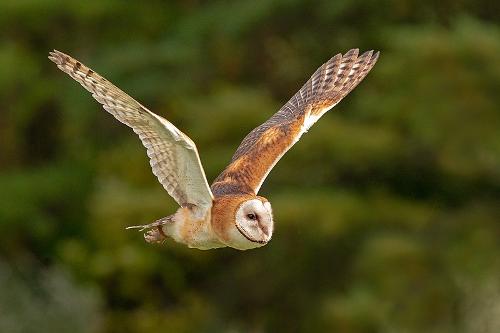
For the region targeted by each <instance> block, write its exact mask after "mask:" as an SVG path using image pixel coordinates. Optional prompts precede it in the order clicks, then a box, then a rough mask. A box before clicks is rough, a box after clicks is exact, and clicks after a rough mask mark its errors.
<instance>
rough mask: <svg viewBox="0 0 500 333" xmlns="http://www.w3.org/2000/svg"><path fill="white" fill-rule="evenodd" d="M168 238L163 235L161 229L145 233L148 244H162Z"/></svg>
mask: <svg viewBox="0 0 500 333" xmlns="http://www.w3.org/2000/svg"><path fill="white" fill-rule="evenodd" d="M166 238H167V237H166V236H165V234H164V233H163V230H161V227H158V228H156V229H151V230H148V231H147V232H145V233H144V239H145V240H146V242H148V243H162V242H163V241H164V240H165V239H166Z"/></svg>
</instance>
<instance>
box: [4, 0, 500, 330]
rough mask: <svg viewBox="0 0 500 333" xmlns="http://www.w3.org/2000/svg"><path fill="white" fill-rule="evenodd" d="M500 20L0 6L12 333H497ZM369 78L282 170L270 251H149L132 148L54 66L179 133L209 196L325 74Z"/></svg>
mask: <svg viewBox="0 0 500 333" xmlns="http://www.w3.org/2000/svg"><path fill="white" fill-rule="evenodd" d="M498 13H500V5H499V3H498V2H494V1H490V0H481V1H472V0H461V1H441V2H435V1H416V0H403V1H393V0H384V1H361V0H355V1H347V0H337V1H324V2H309V1H299V0H278V1H250V0H244V1H238V2H228V1H215V2H205V1H196V0H194V1H193V0H191V1H171V2H163V1H152V2H148V3H141V2H129V1H117V0H114V1H97V0H92V1H84V2H59V1H53V0H22V1H3V2H0V31H1V33H0V34H1V38H0V165H1V174H0V231H1V232H0V295H2V296H0V331H1V332H247V331H250V332H278V331H283V332H299V331H300V332H334V331H335V332H347V333H354V332H500V280H499V276H500V241H499V239H500V204H499V203H500V110H499V105H500V94H499V88H500V57H499V54H500V27H499V25H498V22H499V21H500V17H499V15H498ZM353 47H359V48H361V50H367V49H379V50H381V57H380V60H379V62H378V64H377V65H376V66H375V68H374V70H373V71H372V72H371V73H370V74H369V75H368V77H367V78H366V80H365V81H364V82H363V83H362V84H360V86H359V87H358V88H357V89H356V90H355V91H354V92H353V93H352V94H351V95H349V96H348V97H347V98H346V99H345V100H344V101H343V102H342V103H341V104H340V105H339V106H337V107H336V108H335V110H334V111H333V112H330V113H328V114H327V115H326V116H324V117H323V118H322V119H321V121H319V122H318V123H317V124H316V125H315V126H314V127H313V128H312V129H311V131H310V132H309V133H308V134H307V135H306V136H304V137H303V138H302V140H301V141H300V142H299V143H298V144H297V145H296V146H295V147H294V148H293V149H292V150H291V151H290V152H289V153H288V154H287V155H286V156H285V157H284V158H283V159H282V160H281V161H280V163H278V165H277V166H276V168H275V169H274V170H273V171H272V172H271V174H270V177H269V178H268V180H267V181H266V183H265V184H264V186H263V188H262V190H261V194H262V195H264V196H266V197H268V198H269V200H270V201H271V202H272V204H273V208H274V212H275V220H276V233H275V237H274V239H273V241H272V242H271V243H270V244H269V245H267V246H266V247H264V248H262V249H258V250H253V251H247V252H238V251H235V250H231V249H222V250H214V251H208V252H203V251H197V250H190V249H187V248H186V247H184V246H182V245H178V244H175V243H173V242H172V241H170V242H167V243H166V244H165V246H151V245H148V244H145V242H144V241H143V240H142V236H141V235H140V234H138V233H135V232H128V231H125V230H124V227H125V226H128V225H135V224H142V223H148V222H151V221H153V220H155V219H156V218H159V217H162V216H165V215H167V214H170V213H172V212H173V211H174V210H175V209H176V206H175V203H174V201H173V200H172V199H171V198H170V197H169V196H168V195H167V194H166V193H165V192H164V191H163V190H162V188H161V186H160V185H159V184H158V183H157V182H156V179H155V177H154V176H153V175H152V174H151V172H150V170H149V165H148V162H147V157H146V154H145V151H144V149H143V148H142V147H141V145H140V142H139V140H138V139H137V138H136V137H135V136H134V134H133V133H132V132H131V131H130V130H129V129H127V128H126V127H124V126H122V125H121V124H119V123H117V122H116V121H115V120H114V119H113V118H112V117H111V116H110V115H108V114H107V113H106V112H104V111H103V110H102V109H101V108H100V107H99V106H98V104H97V103H96V102H95V101H93V100H92V98H91V97H90V96H89V94H88V93H86V92H85V91H84V90H83V89H82V88H80V87H79V86H78V85H77V84H76V83H75V82H73V81H72V80H70V79H69V78H68V77H67V76H66V75H64V74H63V73H61V72H60V71H58V70H57V69H56V68H55V66H54V65H53V64H52V63H50V61H48V60H47V58H46V57H47V53H48V51H49V50H51V49H53V48H56V49H59V50H61V51H63V52H68V53H69V54H71V55H73V56H75V57H76V58H78V59H80V60H81V61H83V62H84V63H86V64H87V65H89V66H90V67H92V68H93V69H95V70H96V71H98V72H99V73H101V74H103V75H104V76H106V77H108V78H109V79H110V80H111V81H113V82H115V83H116V84H117V85H118V86H119V87H121V88H122V89H123V90H125V91H127V92H129V93H130V95H132V96H134V97H136V98H137V99H138V100H140V101H142V102H143V103H144V104H145V105H147V106H149V107H150V108H151V109H152V110H153V111H155V112H156V113H158V114H160V115H162V116H164V117H165V118H167V119H169V120H170V121H172V122H173V123H174V124H176V125H177V126H178V127H179V128H180V129H181V130H183V131H184V132H186V133H187V134H188V135H190V137H191V138H192V139H193V140H194V141H195V142H196V143H197V145H198V149H199V151H200V154H201V159H202V161H203V163H204V166H205V170H206V172H207V176H208V178H209V179H210V180H211V179H214V178H215V177H216V176H217V174H218V173H219V172H220V171H221V170H222V169H223V168H224V166H225V165H226V164H227V162H228V161H229V159H230V157H231V155H232V153H233V151H234V150H235V149H236V147H237V146H238V144H239V142H240V140H241V139H242V138H243V137H244V135H246V133H247V132H248V131H250V130H251V129H252V128H254V127H256V126H257V125H258V124H260V123H262V122H263V121H265V120H266V119H267V118H268V117H269V116H270V115H271V114H272V113H274V112H275V111H276V110H277V109H278V108H279V107H280V106H281V105H282V104H283V103H284V102H286V101H287V100H288V98H289V97H290V96H292V95H293V94H294V93H295V92H296V91H297V89H298V88H299V87H300V86H301V85H302V84H303V82H305V81H306V80H307V78H308V77H309V75H311V74H312V73H313V72H314V71H315V70H316V68H317V67H318V66H319V65H321V64H322V63H323V62H324V61H326V60H327V59H328V58H329V57H331V56H332V55H334V54H335V53H338V52H345V51H347V50H348V49H350V48H353Z"/></svg>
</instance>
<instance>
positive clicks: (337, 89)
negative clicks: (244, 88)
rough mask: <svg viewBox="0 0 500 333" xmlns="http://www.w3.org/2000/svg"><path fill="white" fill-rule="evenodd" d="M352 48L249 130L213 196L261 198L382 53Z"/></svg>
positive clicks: (216, 183)
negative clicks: (284, 162) (297, 146)
mask: <svg viewBox="0 0 500 333" xmlns="http://www.w3.org/2000/svg"><path fill="white" fill-rule="evenodd" d="M358 54H359V50H358V49H353V50H350V51H349V52H347V53H346V54H344V55H341V54H337V55H336V56H334V57H333V58H331V59H330V60H328V61H327V62H326V63H325V64H323V65H322V66H321V67H320V68H318V70H316V72H315V73H314V74H313V75H312V76H311V78H310V79H309V80H308V81H307V82H306V83H305V84H304V86H303V87H302V88H301V89H300V90H299V91H298V92H297V93H296V94H295V95H294V96H293V97H292V98H291V99H290V100H289V101H288V103H286V104H285V105H284V106H283V107H282V108H281V109H280V110H279V111H278V112H277V113H275V114H274V115H273V116H272V117H271V118H270V119H269V120H268V121H266V122H265V123H264V124H262V125H260V126H259V127H257V128H255V129H254V130H253V131H251V132H250V133H249V134H248V135H247V136H246V137H245V138H244V139H243V141H242V142H241V144H240V146H239V147H238V149H237V150H236V152H235V154H234V155H233V158H232V160H231V163H230V164H229V165H228V166H227V168H226V169H225V170H224V171H223V172H222V173H221V174H220V175H219V176H218V177H217V179H216V180H215V181H214V183H213V184H212V192H213V193H214V195H215V196H220V195H225V194H230V193H242V192H243V193H253V194H257V192H258V191H259V189H260V187H261V185H262V183H263V182H264V180H265V178H266V177H267V175H268V173H269V172H270V171H271V169H272V168H273V167H274V165H275V164H276V163H277V162H278V161H279V159H280V158H281V157H282V156H283V154H285V153H286V152H287V151H288V149H290V147H292V146H293V144H294V143H295V142H297V141H298V140H299V139H300V137H301V136H302V134H304V133H305V132H307V130H308V129H309V128H310V127H311V126H312V125H313V124H314V123H315V122H316V121H317V120H318V119H319V118H320V117H321V116H322V115H323V114H324V113H325V112H327V111H328V110H330V109H331V108H333V107H334V106H335V105H336V104H337V103H338V102H340V101H341V100H342V98H344V97H345V96H346V95H347V94H348V93H349V92H350V91H351V90H353V89H354V87H356V86H357V85H358V83H359V82H361V80H363V78H364V77H365V76H366V75H367V74H368V72H369V71H370V70H371V69H372V68H373V66H374V65H375V63H376V61H377V59H378V56H379V52H376V53H374V52H373V51H367V52H365V53H363V54H362V55H361V56H358Z"/></svg>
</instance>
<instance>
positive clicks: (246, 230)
mask: <svg viewBox="0 0 500 333" xmlns="http://www.w3.org/2000/svg"><path fill="white" fill-rule="evenodd" d="M378 56H379V52H373V51H367V52H365V53H363V54H362V55H359V50H358V49H353V50H350V51H348V52H347V53H346V54H344V55H342V54H337V55H336V56H334V57H333V58H331V59H330V60H328V61H327V62H326V63H324V64H323V65H322V66H321V67H320V68H318V70H316V72H315V73H314V74H313V75H312V76H311V78H310V79H309V80H308V81H307V82H306V83H305V84H304V86H303V87H302V88H300V90H299V91H298V92H297V93H296V94H295V95H294V96H293V97H292V98H291V99H290V100H289V101H288V102H287V103H286V104H285V105H284V106H283V107H282V108H281V109H280V110H279V111H278V112H276V113H275V114H274V115H273V116H272V117H271V118H269V119H268V120H267V121H266V122H265V123H263V124H262V125H260V126H258V127H257V128H255V129H254V130H253V131H251V132H250V133H249V134H248V135H247V136H246V137H245V138H244V139H243V141H242V142H241V144H240V146H239V147H238V149H237V150H236V152H235V153H234V155H233V157H232V159H231V162H230V164H229V165H228V166H227V167H226V169H225V170H224V171H222V173H221V174H220V175H219V176H218V177H217V178H216V179H215V181H214V182H213V184H212V186H209V185H208V182H207V178H206V176H205V172H204V170H203V166H202V165H201V161H200V157H199V155H198V151H197V149H196V145H195V144H194V142H193V141H192V140H191V139H190V138H189V137H188V136H187V135H186V134H184V133H182V132H181V131H180V130H179V129H177V127H175V126H174V125H173V124H172V123H170V122H169V121H168V120H166V119H164V118H162V117H160V116H158V115H156V114H154V113H153V112H151V111H149V110H148V109H147V108H146V107H144V106H143V105H142V104H140V103H139V102H137V101H136V100H135V99H133V98H132V97H130V96H129V95H127V94H126V93H124V92H123V91H121V90H120V89H119V88H117V87H116V86H114V85H113V84H112V83H111V82H109V81H108V80H106V79H105V78H103V77H102V76H100V75H99V74H97V73H96V72H94V71H93V70H92V69H90V68H88V67H86V66H85V65H83V64H82V63H81V62H79V61H78V60H75V59H73V58H72V57H70V56H68V55H66V54H64V53H62V52H59V51H54V52H50V55H49V59H50V60H52V61H53V62H54V63H56V65H57V67H59V69H61V70H62V71H64V72H66V73H68V74H69V75H70V76H71V77H72V78H73V79H75V80H76V81H78V82H79V83H80V84H81V85H82V86H83V87H84V88H85V89H87V90H88V91H90V93H92V97H94V98H95V99H96V100H97V101H98V102H99V103H101V104H102V105H103V107H104V109H105V110H106V111H108V112H109V113H111V114H112V115H113V116H114V117H115V118H116V119H118V120H119V121H120V122H122V123H124V124H125V125H127V126H129V127H131V128H132V129H133V131H134V132H135V133H136V134H137V135H138V136H139V138H140V139H141V141H142V144H143V145H144V146H145V147H146V149H147V154H148V156H149V158H150V164H151V168H152V169H153V173H154V174H155V175H156V177H158V180H159V181H160V183H161V184H162V185H163V187H164V188H165V190H166V191H167V192H168V194H170V195H171V196H172V197H173V198H174V199H175V201H176V202H177V203H178V204H179V205H180V208H179V209H178V210H177V211H176V212H175V214H172V215H170V216H167V217H164V218H161V219H159V220H157V221H156V222H153V223H151V224H147V225H141V226H133V227H129V228H140V230H141V231H143V230H147V231H146V233H145V234H144V238H145V239H146V241H147V242H150V243H156V242H162V241H164V240H165V239H166V238H167V237H171V238H173V239H174V240H176V241H177V242H180V243H184V244H186V245H187V246H189V247H192V248H198V249H203V250H207V249H213V248H220V247H226V246H229V247H232V248H236V249H239V250H247V249H252V248H257V247H261V246H264V245H266V244H267V243H268V242H269V241H270V240H271V236H272V234H273V224H274V222H273V212H272V209H271V204H270V203H269V201H268V200H267V199H266V198H264V197H261V196H258V195H257V193H258V192H259V189H260V187H261V185H262V183H263V182H264V180H265V179H266V177H267V175H268V173H269V172H270V171H271V169H272V168H273V167H274V165H275V164H276V163H277V162H278V161H279V159H280V158H281V157H282V156H283V154H285V153H286V152H287V151H288V149H290V148H291V147H292V146H293V145H294V144H295V143H296V142H297V141H299V139H300V137H301V136H302V134H304V133H305V132H307V131H308V130H309V128H310V127H311V126H312V125H313V124H314V123H315V122H316V121H317V120H318V119H319V118H320V117H321V116H322V115H323V114H324V113H325V112H327V111H328V110H330V109H331V108H333V107H334V106H335V105H336V104H337V103H338V102H340V101H341V100H342V98H344V97H345V96H346V95H347V94H348V93H349V92H350V91H351V90H353V89H354V88H355V87H356V86H357V85H358V83H359V82H361V80H363V79H364V78H365V76H366V75H367V74H368V72H369V71H370V70H371V69H372V67H373V66H374V65H375V63H376V61H377V59H378Z"/></svg>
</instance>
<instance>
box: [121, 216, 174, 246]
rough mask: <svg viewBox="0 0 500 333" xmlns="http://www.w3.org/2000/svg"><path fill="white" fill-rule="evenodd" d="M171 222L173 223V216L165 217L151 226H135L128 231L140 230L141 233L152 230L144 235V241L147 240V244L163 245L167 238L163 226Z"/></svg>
mask: <svg viewBox="0 0 500 333" xmlns="http://www.w3.org/2000/svg"><path fill="white" fill-rule="evenodd" d="M170 222H172V215H170V216H167V217H163V218H161V219H159V220H156V221H155V222H153V223H150V224H143V225H133V226H130V227H127V229H139V231H144V230H146V229H151V230H148V231H146V232H145V233H144V239H145V240H146V242H148V243H161V242H162V241H164V240H165V239H166V238H167V235H165V233H164V232H163V230H162V226H163V225H165V224H167V223H170Z"/></svg>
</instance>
